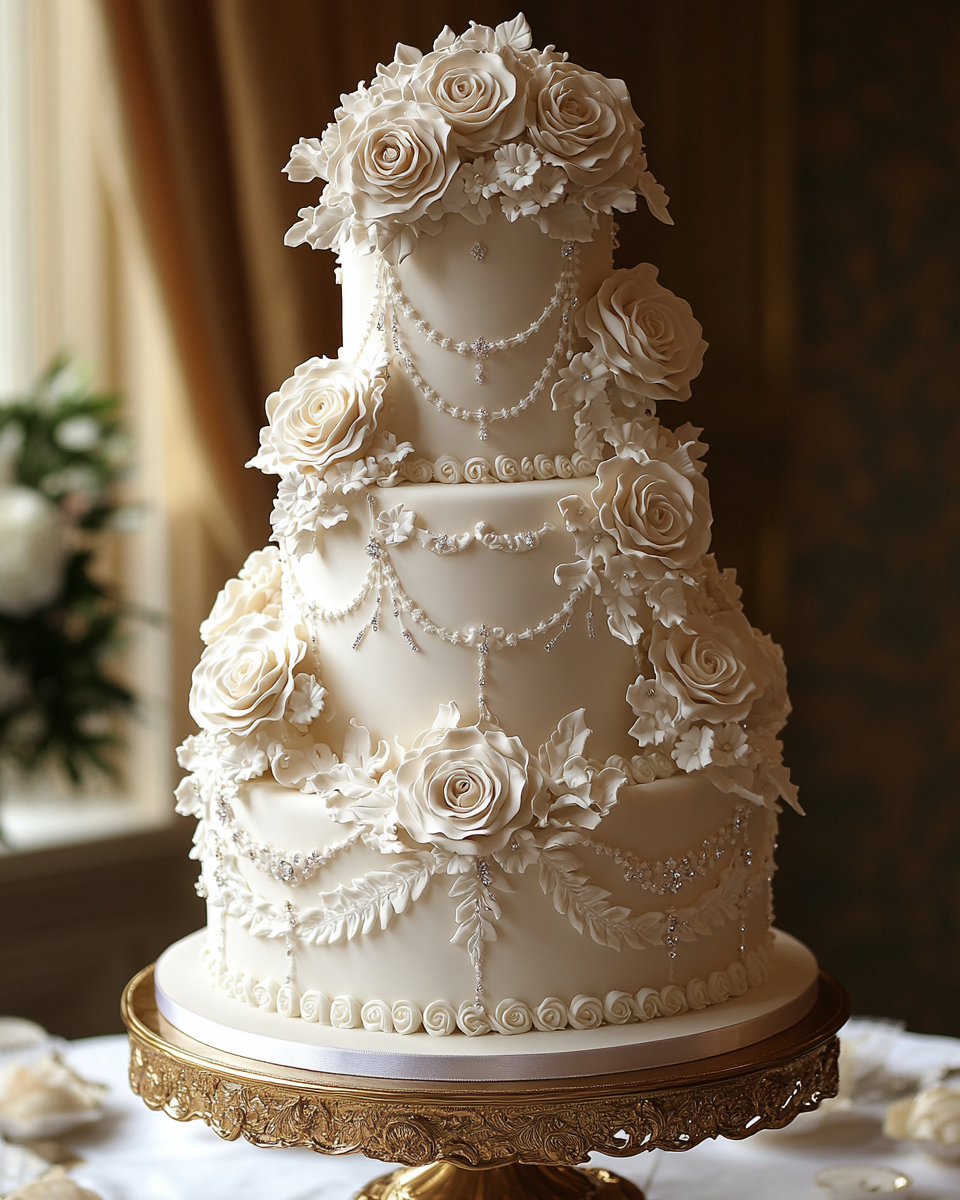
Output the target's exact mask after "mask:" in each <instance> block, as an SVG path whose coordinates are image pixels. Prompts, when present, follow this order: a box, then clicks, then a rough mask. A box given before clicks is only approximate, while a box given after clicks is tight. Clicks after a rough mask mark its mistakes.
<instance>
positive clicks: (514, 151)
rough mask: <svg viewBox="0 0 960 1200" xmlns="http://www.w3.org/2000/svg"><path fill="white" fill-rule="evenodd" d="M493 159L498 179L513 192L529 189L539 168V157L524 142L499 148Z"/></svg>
mask: <svg viewBox="0 0 960 1200" xmlns="http://www.w3.org/2000/svg"><path fill="white" fill-rule="evenodd" d="M493 157H494V160H495V162H496V164H497V176H498V178H499V179H500V180H501V181H502V182H503V183H505V184H506V185H507V187H508V188H511V189H512V190H513V191H515V192H522V191H523V190H524V188H528V187H530V185H531V184H532V183H533V179H534V176H535V175H536V173H537V171H538V169H539V167H540V156H539V155H538V154H537V152H536V150H534V148H533V147H532V146H530V145H528V144H527V143H525V142H517V143H511V144H509V145H506V146H501V147H500V149H499V150H497V151H495V152H494V155H493Z"/></svg>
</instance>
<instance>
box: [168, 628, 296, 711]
mask: <svg viewBox="0 0 960 1200" xmlns="http://www.w3.org/2000/svg"><path fill="white" fill-rule="evenodd" d="M306 652H307V646H306V643H305V642H303V641H301V640H300V638H298V637H297V636H296V634H295V633H294V632H293V631H292V630H291V628H290V626H289V625H288V624H287V623H286V622H284V621H281V620H279V619H278V618H276V617H262V616H260V614H258V613H250V614H249V615H247V616H245V617H241V618H240V619H239V620H238V621H236V622H234V624H233V625H232V626H231V627H230V629H229V630H228V631H227V632H226V633H225V634H223V636H222V637H220V638H218V639H217V641H215V642H214V643H213V645H212V646H208V647H207V648H206V650H204V652H203V656H202V657H201V659H200V661H199V663H197V666H196V668H195V669H194V672H193V687H192V688H191V689H190V714H191V716H192V717H193V719H194V720H195V721H196V722H197V724H198V725H199V726H200V727H201V728H202V729H208V730H210V731H211V732H212V733H221V732H226V733H235V734H241V735H243V734H248V733H252V732H253V730H254V729H256V728H257V727H258V726H259V725H262V724H263V722H264V721H278V720H279V719H280V718H281V717H282V716H283V713H284V709H285V708H286V706H287V700H288V699H289V697H290V694H291V692H292V691H293V688H294V674H295V668H296V666H297V664H298V663H299V662H300V660H301V659H302V658H303V656H304V655H305V654H306Z"/></svg>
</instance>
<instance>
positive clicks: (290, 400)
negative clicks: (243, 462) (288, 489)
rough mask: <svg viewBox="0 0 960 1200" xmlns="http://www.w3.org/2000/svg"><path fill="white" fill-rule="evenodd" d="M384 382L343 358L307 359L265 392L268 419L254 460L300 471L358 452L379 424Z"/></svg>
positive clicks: (277, 469) (265, 466)
mask: <svg viewBox="0 0 960 1200" xmlns="http://www.w3.org/2000/svg"><path fill="white" fill-rule="evenodd" d="M385 382H386V380H385V377H384V376H383V375H381V374H371V373H370V372H369V371H365V370H364V369H363V368H362V367H357V366H355V365H354V364H353V363H351V362H348V361H347V360H345V359H342V358H333V359H331V358H311V359H308V361H307V362H305V363H302V364H301V365H300V366H299V367H297V369H296V370H295V371H294V373H293V375H292V377H291V378H290V379H287V380H285V381H284V382H283V383H282V384H281V385H280V390H279V391H278V392H274V393H273V394H272V395H270V396H268V397H267V405H266V408H267V419H268V421H269V424H268V425H266V426H265V427H264V428H263V429H261V431H260V453H259V454H258V455H257V456H256V458H254V459H253V460H252V461H251V463H250V465H251V466H257V467H260V469H261V470H263V471H267V472H271V473H273V474H275V475H287V474H292V473H293V472H295V471H296V472H300V473H301V474H302V473H304V472H307V471H311V470H312V471H315V472H321V471H323V470H324V468H326V467H328V466H330V464H331V463H334V462H337V461H339V460H341V459H345V458H350V457H352V456H354V455H356V454H358V453H359V451H360V449H361V447H362V446H363V444H364V442H365V441H366V439H367V438H368V437H369V436H370V434H372V433H373V431H374V430H375V429H376V425H377V415H378V414H379V412H380V407H381V405H382V404H383V387H384V383H385Z"/></svg>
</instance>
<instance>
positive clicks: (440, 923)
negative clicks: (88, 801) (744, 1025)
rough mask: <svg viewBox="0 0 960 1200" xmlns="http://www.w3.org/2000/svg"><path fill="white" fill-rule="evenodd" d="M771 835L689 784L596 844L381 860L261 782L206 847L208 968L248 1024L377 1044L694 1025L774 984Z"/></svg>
mask: <svg viewBox="0 0 960 1200" xmlns="http://www.w3.org/2000/svg"><path fill="white" fill-rule="evenodd" d="M775 833H776V816H775V814H774V813H772V812H770V811H768V810H766V809H764V808H760V807H757V806H755V805H753V804H750V803H749V802H745V801H743V800H741V799H739V798H738V797H736V796H731V795H729V794H725V793H723V792H720V791H718V790H717V788H716V787H714V786H713V784H712V783H711V782H710V781H709V780H708V779H707V778H706V777H704V776H702V775H691V776H677V777H674V778H671V779H665V780H659V781H656V782H653V783H650V784H644V785H634V786H629V787H625V788H623V789H622V790H621V793H620V797H619V799H618V802H617V804H616V806H615V807H614V808H613V809H612V811H611V812H609V813H608V814H607V816H606V817H605V818H604V819H603V820H602V821H601V822H600V823H599V825H598V826H597V827H596V828H595V829H593V830H577V831H574V832H573V833H572V834H570V835H566V834H565V835H564V837H563V839H562V840H561V841H559V842H558V844H557V845H556V846H553V847H542V846H535V847H534V848H533V849H531V850H529V853H528V854H527V857H526V858H525V857H524V851H525V847H524V846H523V845H518V847H517V850H516V853H511V854H510V855H503V854H501V855H499V856H498V861H493V860H491V861H490V862H487V861H486V860H484V859H480V860H473V859H469V858H466V857H465V856H463V857H456V856H447V858H446V859H444V858H443V857H442V856H441V855H440V853H439V851H438V850H436V849H435V850H434V851H432V852H430V851H426V850H424V851H422V852H415V851H407V852H404V853H393V854H384V853H381V852H380V851H379V850H378V849H377V848H376V847H375V846H373V847H372V846H368V845H366V844H365V843H364V841H363V840H362V839H361V838H360V837H359V836H358V833H357V831H356V827H355V826H351V825H349V824H347V825H343V824H337V823H336V822H334V821H333V820H332V819H331V816H330V814H329V813H328V812H327V811H326V810H325V809H324V806H323V803H322V801H321V798H320V797H318V796H316V795H309V794H302V793H299V792H295V791H293V790H291V789H289V788H282V787H280V786H279V785H276V784H273V783H255V784H246V785H242V786H241V787H240V789H239V792H238V794H237V796H236V798H235V800H234V801H233V803H232V804H231V805H230V806H229V809H228V810H226V811H225V812H224V814H223V818H222V820H220V821H217V820H213V821H208V822H204V828H203V830H202V832H201V835H200V837H201V841H202V842H203V859H204V879H205V881H207V883H208V884H209V886H208V888H207V890H208V895H209V910H208V911H209V920H208V931H207V936H206V939H205V944H204V954H203V959H204V969H205V971H206V973H207V977H208V981H209V985H211V986H212V987H213V988H215V989H217V990H219V991H220V992H222V993H225V994H226V995H228V996H229V997H231V998H232V999H234V1000H236V1001H240V1002H242V1003H244V1004H245V1005H247V1006H248V1007H250V1008H256V1009H262V1010H264V1011H266V1012H277V1013H279V1014H280V1015H282V1016H284V1017H293V1018H300V1019H301V1020H302V1021H303V1022H304V1023H318V1024H320V1025H331V1026H334V1027H341V1028H346V1029H349V1028H362V1029H364V1030H366V1031H367V1032H369V1033H374V1032H378V1033H381V1034H390V1033H400V1034H413V1033H415V1032H416V1031H418V1030H421V1029H422V1030H425V1031H426V1032H427V1033H428V1034H433V1035H449V1034H454V1035H459V1036H460V1038H461V1039H462V1036H463V1035H468V1036H475V1035H477V1034H486V1033H491V1034H508V1035H516V1034H518V1033H525V1032H526V1031H528V1030H531V1029H534V1030H537V1031H539V1032H552V1031H557V1030H569V1031H577V1030H586V1029H590V1028H593V1027H595V1026H599V1025H604V1024H609V1025H622V1024H627V1023H630V1022H633V1021H648V1020H649V1019H650V1018H653V1017H661V1016H675V1015H677V1014H679V1013H683V1012H685V1011H687V1010H693V1011H697V1010H699V1009H703V1008H706V1007H708V1006H710V1005H715V1004H719V1003H722V1002H723V1001H725V1000H727V999H728V998H730V997H731V996H734V997H735V996H739V995H742V994H744V993H745V992H747V991H748V990H749V989H751V988H756V987H758V986H759V985H760V984H762V983H763V981H764V980H765V979H766V977H767V974H768V950H769V929H770V922H771V912H770V879H771V876H772V872H773V848H774V838H775ZM307 838H309V839H310V840H309V842H308V841H307ZM278 847H280V848H278ZM282 847H285V849H281V848H282ZM290 847H299V849H297V850H296V851H294V850H293V849H291V848H290ZM314 847H316V848H314ZM508 868H509V869H508Z"/></svg>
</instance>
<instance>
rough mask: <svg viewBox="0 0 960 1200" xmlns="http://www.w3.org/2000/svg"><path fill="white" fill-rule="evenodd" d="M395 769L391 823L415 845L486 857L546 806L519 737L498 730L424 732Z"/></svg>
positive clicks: (534, 764)
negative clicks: (394, 819) (394, 818)
mask: <svg viewBox="0 0 960 1200" xmlns="http://www.w3.org/2000/svg"><path fill="white" fill-rule="evenodd" d="M418 741H421V742H422V744H421V745H420V746H418V747H416V748H415V749H413V750H410V751H408V752H407V754H406V755H405V756H404V759H403V762H402V763H401V764H400V766H399V768H398V770H397V821H398V823H399V825H400V826H401V828H402V829H403V830H404V831H405V832H406V833H407V835H408V836H409V837H410V838H411V839H412V840H413V841H414V842H416V843H418V844H421V845H422V844H430V843H433V844H435V845H438V846H441V847H443V848H444V849H445V850H448V851H450V852H452V853H454V854H470V855H480V854H492V853H495V852H496V851H497V850H502V849H503V847H504V846H506V844H507V843H508V842H509V840H510V838H511V836H512V835H513V833H514V831H515V830H517V829H522V828H523V827H524V826H525V825H528V824H529V823H530V822H531V821H532V820H533V818H534V817H535V816H536V817H539V816H542V815H543V813H542V811H541V810H542V809H544V808H545V807H546V806H547V805H548V804H549V796H545V795H544V792H545V789H544V787H543V776H542V774H541V772H540V768H539V766H538V765H537V762H536V760H535V759H533V758H531V757H530V755H529V754H528V753H527V751H526V750H525V749H524V747H523V745H522V743H521V742H520V740H519V739H518V738H514V737H508V736H507V735H506V734H505V733H503V732H502V731H500V730H498V729H494V730H487V731H481V730H480V729H478V728H477V727H476V726H475V725H474V726H469V727H468V728H466V729H446V730H431V732H430V733H429V734H427V735H425V737H424V738H423V739H418Z"/></svg>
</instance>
